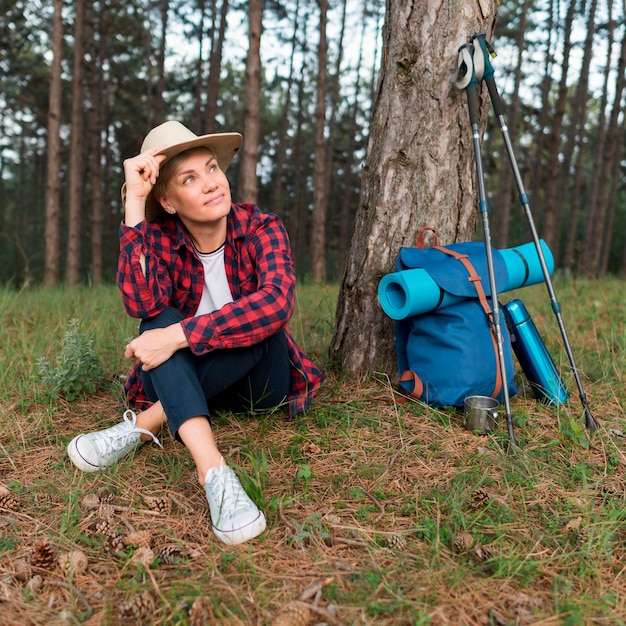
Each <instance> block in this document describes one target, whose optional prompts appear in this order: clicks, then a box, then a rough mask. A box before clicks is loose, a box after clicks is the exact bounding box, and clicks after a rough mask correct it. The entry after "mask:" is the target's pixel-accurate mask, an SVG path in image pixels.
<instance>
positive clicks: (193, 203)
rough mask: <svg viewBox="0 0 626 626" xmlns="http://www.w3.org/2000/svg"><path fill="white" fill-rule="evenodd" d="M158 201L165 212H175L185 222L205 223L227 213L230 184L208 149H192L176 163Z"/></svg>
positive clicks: (220, 217)
mask: <svg viewBox="0 0 626 626" xmlns="http://www.w3.org/2000/svg"><path fill="white" fill-rule="evenodd" d="M161 204H162V205H163V207H164V208H165V210H166V211H167V212H168V213H177V214H178V216H179V217H180V218H181V220H182V221H183V223H185V224H186V225H189V224H209V223H212V222H217V221H219V220H221V219H223V218H224V217H226V216H227V215H228V213H229V212H230V205H231V194H230V184H229V182H228V179H227V178H226V175H225V174H224V172H222V170H221V169H220V166H219V165H218V163H217V160H216V159H215V157H214V156H213V153H212V152H211V151H210V150H208V149H205V148H200V149H195V150H192V151H190V152H189V155H188V156H186V158H183V159H182V160H181V161H180V162H179V163H177V165H176V168H175V170H174V173H173V174H172V176H171V177H170V178H169V180H168V181H167V183H166V185H165V191H164V194H163V196H162V197H161Z"/></svg>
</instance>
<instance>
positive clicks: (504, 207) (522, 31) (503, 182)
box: [494, 0, 530, 248]
mask: <svg viewBox="0 0 626 626" xmlns="http://www.w3.org/2000/svg"><path fill="white" fill-rule="evenodd" d="M529 4H530V0H524V2H523V3H522V5H521V7H520V16H519V20H520V22H519V27H518V29H517V31H516V32H515V44H516V45H517V64H516V65H515V72H514V80H513V93H512V95H511V115H510V117H509V119H508V120H507V124H508V127H509V132H510V133H511V140H512V141H513V142H515V139H516V136H517V131H518V125H519V110H520V97H519V90H520V86H521V84H522V65H523V64H524V49H525V48H524V42H525V41H526V24H527V13H528V6H529ZM512 195H513V170H512V168H511V167H509V162H508V160H507V162H506V163H505V164H504V170H503V171H502V175H501V177H500V188H499V190H498V202H497V203H496V207H497V213H494V216H496V217H497V222H496V220H494V222H496V223H497V225H498V228H497V240H496V243H497V245H498V247H500V248H505V247H506V246H507V245H508V242H509V222H510V219H511V198H512Z"/></svg>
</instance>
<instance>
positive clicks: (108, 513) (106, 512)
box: [97, 502, 115, 520]
mask: <svg viewBox="0 0 626 626" xmlns="http://www.w3.org/2000/svg"><path fill="white" fill-rule="evenodd" d="M114 514H115V508H114V506H113V505H112V504H109V503H108V502H101V503H100V506H99V507H98V513H97V515H98V517H99V518H101V519H107V520H110V519H113V515H114Z"/></svg>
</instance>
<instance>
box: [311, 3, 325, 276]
mask: <svg viewBox="0 0 626 626" xmlns="http://www.w3.org/2000/svg"><path fill="white" fill-rule="evenodd" d="M318 6H319V10H320V26H319V30H320V39H319V45H318V48H317V60H318V69H317V102H316V105H315V161H314V167H313V224H312V229H311V256H312V259H311V261H312V267H311V274H312V276H313V280H317V281H320V282H322V281H324V280H326V212H327V204H328V196H327V193H326V137H325V131H326V85H327V72H328V68H327V62H328V41H327V38H326V21H327V15H328V1H327V0H318Z"/></svg>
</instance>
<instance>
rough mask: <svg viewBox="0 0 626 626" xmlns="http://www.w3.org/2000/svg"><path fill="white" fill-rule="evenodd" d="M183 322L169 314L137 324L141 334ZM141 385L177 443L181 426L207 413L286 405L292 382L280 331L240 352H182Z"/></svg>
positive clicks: (150, 373) (174, 313) (146, 376)
mask: <svg viewBox="0 0 626 626" xmlns="http://www.w3.org/2000/svg"><path fill="white" fill-rule="evenodd" d="M182 319H183V316H182V315H181V314H180V313H179V312H178V311H177V310H176V309H172V308H167V309H165V310H164V311H163V312H162V313H160V314H159V315H157V316H156V317H153V318H151V319H146V320H142V322H141V324H140V326H139V332H140V334H141V333H143V332H144V331H146V330H151V329H154V328H165V327H166V326H169V325H170V324H176V323H177V322H180V321H181V320H182ZM141 379H142V382H143V386H144V389H145V391H146V393H147V394H148V397H149V398H150V399H151V400H152V401H153V402H156V401H157V400H160V401H161V404H162V405H163V410H164V411H165V414H166V415H167V420H168V424H169V427H170V430H171V431H172V434H173V435H174V437H176V438H177V439H178V440H179V441H180V438H179V437H178V429H179V428H180V425H181V424H182V423H183V422H184V421H185V420H188V419H189V418H191V417H196V416H198V415H205V416H206V417H207V419H209V420H210V415H211V411H220V410H225V411H233V412H253V411H256V410H261V411H263V410H267V409H271V408H274V407H276V406H278V405H280V404H281V403H283V402H284V401H285V400H286V397H287V394H288V392H289V387H290V382H291V370H290V362H289V355H288V353H287V340H286V337H285V333H284V331H280V332H279V333H277V334H276V335H273V336H272V337H269V338H267V339H265V340H264V341H261V342H260V343H257V344H255V345H253V346H249V347H245V348H229V349H226V350H214V351H213V352H209V353H207V354H204V355H201V356H197V355H195V354H193V353H192V352H191V350H189V348H185V349H183V350H177V351H176V352H175V353H174V354H173V355H172V357H171V358H170V359H168V360H167V361H166V362H165V363H162V364H161V365H159V366H158V367H155V368H154V369H151V370H148V371H143V370H142V373H141Z"/></svg>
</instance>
